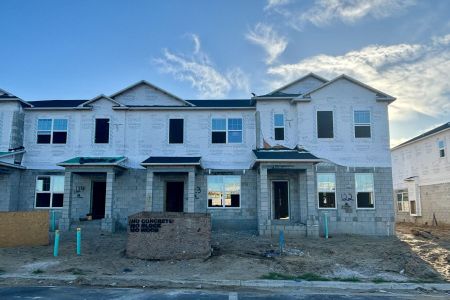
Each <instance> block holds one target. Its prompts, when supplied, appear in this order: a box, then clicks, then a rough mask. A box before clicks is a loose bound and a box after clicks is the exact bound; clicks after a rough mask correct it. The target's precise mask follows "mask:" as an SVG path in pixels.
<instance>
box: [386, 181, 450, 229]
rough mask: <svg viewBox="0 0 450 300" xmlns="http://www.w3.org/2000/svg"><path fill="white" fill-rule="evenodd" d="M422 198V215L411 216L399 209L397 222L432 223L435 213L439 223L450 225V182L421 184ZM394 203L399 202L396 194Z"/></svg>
mask: <svg viewBox="0 0 450 300" xmlns="http://www.w3.org/2000/svg"><path fill="white" fill-rule="evenodd" d="M420 199H421V205H422V216H411V215H410V214H409V212H399V211H397V215H396V220H397V222H411V223H416V224H426V225H432V224H433V214H434V215H435V217H436V220H437V223H438V225H450V218H449V216H450V183H441V184H430V185H421V186H420ZM394 203H395V204H397V198H396V195H394Z"/></svg>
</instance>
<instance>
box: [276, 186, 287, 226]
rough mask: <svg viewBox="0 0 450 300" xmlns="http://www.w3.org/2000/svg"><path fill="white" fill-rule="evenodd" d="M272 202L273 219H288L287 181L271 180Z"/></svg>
mask: <svg viewBox="0 0 450 300" xmlns="http://www.w3.org/2000/svg"><path fill="white" fill-rule="evenodd" d="M272 202H273V207H274V219H276V220H289V183H288V181H285V180H284V181H272Z"/></svg>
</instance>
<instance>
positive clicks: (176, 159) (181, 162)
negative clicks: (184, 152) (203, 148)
mask: <svg viewBox="0 0 450 300" xmlns="http://www.w3.org/2000/svg"><path fill="white" fill-rule="evenodd" d="M141 166H144V167H148V166H201V157H200V156H194V157H191V156H150V157H149V158H147V159H146V160H144V161H143V162H142V163H141Z"/></svg>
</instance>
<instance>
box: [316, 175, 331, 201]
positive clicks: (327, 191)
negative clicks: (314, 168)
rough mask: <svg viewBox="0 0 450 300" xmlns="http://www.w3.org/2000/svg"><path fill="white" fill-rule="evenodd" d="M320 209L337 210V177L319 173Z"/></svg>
mask: <svg viewBox="0 0 450 300" xmlns="http://www.w3.org/2000/svg"><path fill="white" fill-rule="evenodd" d="M317 192H318V196H319V208H336V175H335V174H334V173H317Z"/></svg>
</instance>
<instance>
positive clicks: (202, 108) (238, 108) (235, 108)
mask: <svg viewBox="0 0 450 300" xmlns="http://www.w3.org/2000/svg"><path fill="white" fill-rule="evenodd" d="M113 109H114V110H255V109H256V107H254V106H253V107H198V106H134V107H133V106H123V107H118V106H113Z"/></svg>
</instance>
